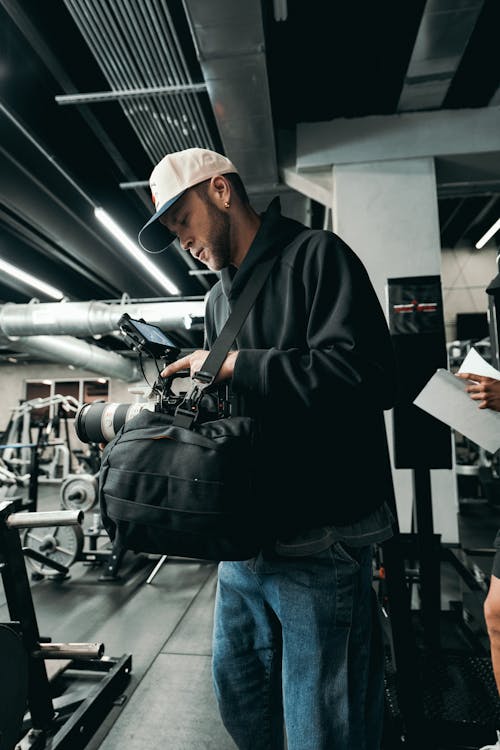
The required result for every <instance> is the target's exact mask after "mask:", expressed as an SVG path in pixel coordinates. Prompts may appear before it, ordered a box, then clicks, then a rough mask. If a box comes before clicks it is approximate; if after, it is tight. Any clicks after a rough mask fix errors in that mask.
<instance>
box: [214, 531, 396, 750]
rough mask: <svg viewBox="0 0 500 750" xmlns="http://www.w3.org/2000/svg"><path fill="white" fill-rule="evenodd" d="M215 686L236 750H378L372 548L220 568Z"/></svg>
mask: <svg viewBox="0 0 500 750" xmlns="http://www.w3.org/2000/svg"><path fill="white" fill-rule="evenodd" d="M213 677H214V687H215V694H216V697H217V701H218V704H219V710H220V713H221V716H222V720H223V722H224V725H225V727H226V729H227V730H228V732H229V734H230V735H231V736H232V737H233V739H234V741H235V743H236V744H237V746H238V748H239V750H283V748H284V747H285V740H284V736H285V732H286V739H287V747H288V750H378V749H379V747H380V737H381V733H382V724H383V702H384V691H383V678H384V658H383V646H382V635H381V628H380V622H379V619H378V608H377V602H376V599H375V592H374V591H373V588H372V548H371V547H360V548H354V547H347V546H346V545H344V544H341V543H339V542H336V543H335V544H333V545H332V546H331V547H329V548H328V549H327V550H325V551H324V552H321V553H318V554H316V555H314V556H310V557H300V558H293V557H278V556H274V557H267V558H265V557H263V556H262V555H259V556H258V557H257V558H255V559H252V560H246V561H244V562H223V563H221V564H220V566H219V580H218V587H217V596H216V604H215V622H214V642H213Z"/></svg>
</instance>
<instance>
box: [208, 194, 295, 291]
mask: <svg viewBox="0 0 500 750" xmlns="http://www.w3.org/2000/svg"><path fill="white" fill-rule="evenodd" d="M260 216H261V224H260V227H259V229H258V230H257V234H256V235H255V237H254V239H253V242H252V244H251V245H250V247H249V249H248V252H247V254H246V255H245V257H244V259H243V262H242V264H241V266H240V267H239V268H235V267H234V266H229V267H228V268H223V269H222V270H221V272H220V278H221V283H222V288H223V290H224V293H225V294H226V296H227V297H228V298H229V299H235V298H236V297H237V296H238V294H239V293H240V291H241V289H242V288H243V287H244V285H245V284H246V281H247V279H248V277H249V275H250V274H251V273H252V270H253V268H254V267H255V265H256V264H257V263H258V262H259V261H260V260H262V259H263V258H265V257H267V256H269V255H271V254H272V253H276V252H279V251H280V250H281V249H282V248H283V247H285V246H286V245H287V244H288V243H289V242H290V240H291V239H292V238H293V237H295V236H296V235H297V234H298V233H299V232H301V231H302V230H303V229H304V226H303V224H300V223H299V222H297V221H294V220H293V219H288V218H286V217H284V216H282V215H281V202H280V199H279V198H278V197H276V198H273V200H272V201H271V203H270V204H269V206H268V207H267V209H266V211H264V213H262V214H261V215H260Z"/></svg>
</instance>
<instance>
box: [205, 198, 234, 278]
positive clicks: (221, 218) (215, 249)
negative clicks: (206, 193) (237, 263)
mask: <svg viewBox="0 0 500 750" xmlns="http://www.w3.org/2000/svg"><path fill="white" fill-rule="evenodd" d="M209 218H210V221H211V222H212V228H211V230H210V232H209V234H208V236H207V243H206V244H207V245H208V248H209V249H210V257H209V259H208V263H207V264H206V265H207V266H208V267H209V268H210V269H211V270H212V271H220V270H221V268H227V267H228V266H229V265H231V242H230V221H229V216H228V214H227V213H223V212H222V211H219V209H218V208H216V206H213V205H211V204H209Z"/></svg>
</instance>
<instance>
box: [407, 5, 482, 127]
mask: <svg viewBox="0 0 500 750" xmlns="http://www.w3.org/2000/svg"><path fill="white" fill-rule="evenodd" d="M483 5H484V0H467V2H465V3H464V2H460V3H456V2H451V3H450V0H427V3H426V6H425V10H424V13H423V16H422V20H421V22H420V28H419V30H418V34H417V39H416V41H415V45H414V48H413V53H412V56H411V60H410V63H409V65H408V70H407V71H406V77H405V81H404V85H403V89H402V91H401V96H400V98H399V103H398V112H408V111H410V110H422V109H439V108H440V107H441V106H442V104H443V102H444V99H445V97H446V94H447V93H448V89H449V86H450V84H451V82H452V80H453V77H454V75H455V73H456V71H457V68H458V66H459V64H460V61H461V59H462V55H463V53H464V51H465V48H466V47H467V43H468V41H469V38H470V36H471V34H472V32H473V31H474V27H475V25H476V21H477V19H478V16H479V14H480V12H481V9H482V7H483Z"/></svg>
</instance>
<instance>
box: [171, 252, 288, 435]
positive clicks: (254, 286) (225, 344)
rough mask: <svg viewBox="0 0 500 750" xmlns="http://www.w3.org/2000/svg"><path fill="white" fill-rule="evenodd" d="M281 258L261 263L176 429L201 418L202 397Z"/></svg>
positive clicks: (180, 412) (178, 414)
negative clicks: (198, 416) (199, 407)
mask: <svg viewBox="0 0 500 750" xmlns="http://www.w3.org/2000/svg"><path fill="white" fill-rule="evenodd" d="M277 259H278V255H274V256H273V257H272V258H269V259H268V260H266V261H264V262H263V263H259V264H258V265H257V266H256V268H255V270H254V272H253V273H252V275H251V276H250V278H249V279H248V281H247V283H246V284H245V286H244V287H243V290H242V292H241V294H240V296H239V297H238V299H237V300H236V303H235V305H234V307H233V310H232V312H231V314H230V316H229V317H228V319H227V320H226V322H225V324H224V327H223V328H222V330H221V332H220V333H219V335H218V336H217V338H216V340H215V341H214V344H213V346H212V348H211V349H210V353H209V355H208V357H207V358H206V360H205V362H204V363H203V370H200V371H199V372H196V373H195V374H194V375H193V380H194V385H193V387H192V388H191V390H190V391H189V393H188V394H187V395H186V398H185V399H184V400H183V401H182V403H180V404H179V406H178V407H177V409H176V410H175V416H174V420H173V422H172V424H173V425H176V426H177V427H186V428H187V429H190V427H191V426H192V424H193V422H194V420H195V419H196V417H197V415H198V405H199V402H200V400H201V397H202V396H203V392H204V390H205V388H208V386H210V385H212V383H213V382H214V380H215V378H216V377H217V373H218V372H219V370H220V368H221V367H222V364H223V362H224V360H225V359H226V357H227V355H228V352H229V350H230V348H231V346H232V344H233V342H234V340H235V339H236V336H237V335H238V333H239V332H240V329H241V326H242V325H243V323H244V322H245V320H246V317H247V315H248V313H249V312H250V309H251V308H252V306H253V303H254V302H255V300H256V298H257V295H258V294H259V292H260V290H261V289H262V287H263V286H264V282H265V281H266V279H267V278H268V277H269V274H270V272H271V269H272V267H273V266H274V264H275V263H276V261H277Z"/></svg>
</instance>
